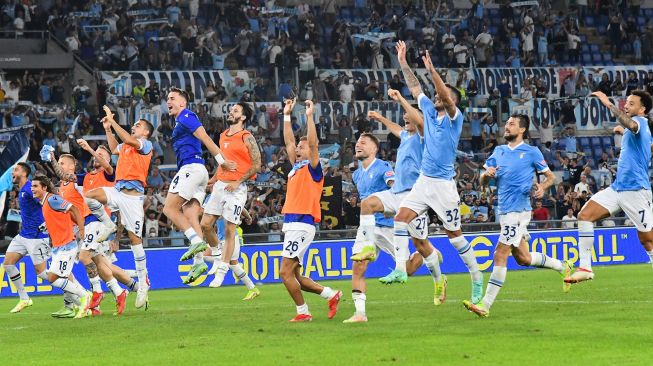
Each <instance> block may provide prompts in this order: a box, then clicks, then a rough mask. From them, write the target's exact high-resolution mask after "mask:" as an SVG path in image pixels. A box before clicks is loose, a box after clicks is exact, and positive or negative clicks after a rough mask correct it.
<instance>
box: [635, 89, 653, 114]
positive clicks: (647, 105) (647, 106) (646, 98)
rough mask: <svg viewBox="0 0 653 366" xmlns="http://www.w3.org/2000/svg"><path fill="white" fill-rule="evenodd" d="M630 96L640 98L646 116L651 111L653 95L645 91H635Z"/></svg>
mask: <svg viewBox="0 0 653 366" xmlns="http://www.w3.org/2000/svg"><path fill="white" fill-rule="evenodd" d="M630 95H634V96H636V97H639V100H640V102H641V103H642V105H643V106H644V114H648V112H650V111H651V108H652V107H653V98H652V97H651V94H649V93H648V92H646V91H644V90H633V91H631V92H630Z"/></svg>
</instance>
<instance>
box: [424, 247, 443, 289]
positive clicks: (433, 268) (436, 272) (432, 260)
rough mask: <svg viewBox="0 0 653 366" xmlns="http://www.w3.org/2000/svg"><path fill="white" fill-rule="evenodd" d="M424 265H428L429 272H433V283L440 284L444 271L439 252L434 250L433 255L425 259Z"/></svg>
mask: <svg viewBox="0 0 653 366" xmlns="http://www.w3.org/2000/svg"><path fill="white" fill-rule="evenodd" d="M424 264H426V268H428V269H429V271H430V272H431V276H433V281H434V282H438V280H439V279H440V276H442V271H441V270H440V258H438V252H437V251H436V250H433V253H431V255H429V256H428V257H426V258H424Z"/></svg>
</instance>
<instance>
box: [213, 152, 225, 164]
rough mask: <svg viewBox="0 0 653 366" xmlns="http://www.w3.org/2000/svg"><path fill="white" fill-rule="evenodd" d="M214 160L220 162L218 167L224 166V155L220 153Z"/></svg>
mask: <svg viewBox="0 0 653 366" xmlns="http://www.w3.org/2000/svg"><path fill="white" fill-rule="evenodd" d="M214 158H215V161H217V162H218V165H222V164H224V158H223V157H222V155H220V153H218V154H217V155H216V156H214Z"/></svg>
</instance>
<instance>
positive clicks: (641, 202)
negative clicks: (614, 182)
mask: <svg viewBox="0 0 653 366" xmlns="http://www.w3.org/2000/svg"><path fill="white" fill-rule="evenodd" d="M590 201H594V202H596V203H598V204H599V205H601V206H602V207H604V208H605V209H606V210H608V211H610V214H611V215H614V214H615V213H618V212H619V211H623V212H624V213H625V214H626V216H628V218H629V219H630V221H632V222H633V224H635V227H636V228H637V231H639V232H643V233H646V232H649V231H651V229H653V211H652V210H651V191H649V190H646V189H640V190H639V191H622V192H617V191H615V190H614V189H612V187H608V188H606V189H604V190H602V191H599V192H597V193H596V194H595V195H593V196H592V198H590Z"/></svg>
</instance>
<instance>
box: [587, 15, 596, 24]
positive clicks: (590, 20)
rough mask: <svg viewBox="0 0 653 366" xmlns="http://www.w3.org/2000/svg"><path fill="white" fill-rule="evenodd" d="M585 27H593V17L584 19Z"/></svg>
mask: <svg viewBox="0 0 653 366" xmlns="http://www.w3.org/2000/svg"><path fill="white" fill-rule="evenodd" d="M585 25H586V26H588V27H593V26H594V17H593V16H591V15H590V16H586V17H585Z"/></svg>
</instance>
